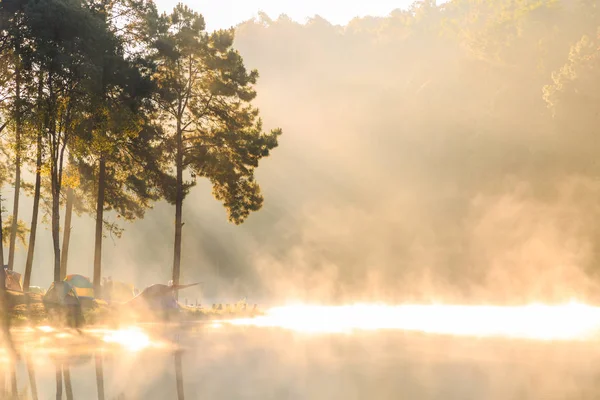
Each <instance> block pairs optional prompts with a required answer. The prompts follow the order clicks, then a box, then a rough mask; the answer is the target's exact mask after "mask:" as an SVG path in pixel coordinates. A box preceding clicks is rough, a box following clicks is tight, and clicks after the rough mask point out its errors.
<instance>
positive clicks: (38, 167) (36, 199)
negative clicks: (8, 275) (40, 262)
mask: <svg viewBox="0 0 600 400" xmlns="http://www.w3.org/2000/svg"><path fill="white" fill-rule="evenodd" d="M43 89H44V73H43V72H40V76H39V84H38V113H39V116H38V118H40V122H39V126H38V132H37V141H36V159H35V189H34V194H33V211H32V213H31V228H30V230H29V243H28V247H27V260H26V261H25V276H24V277H23V290H24V291H28V290H29V285H30V283H31V269H32V268H33V253H34V251H35V238H36V234H37V224H38V214H39V209H40V188H41V183H42V173H41V172H42V135H43V126H44V124H43V122H42V117H41V115H42V96H43Z"/></svg>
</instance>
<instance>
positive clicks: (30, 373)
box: [25, 354, 38, 400]
mask: <svg viewBox="0 0 600 400" xmlns="http://www.w3.org/2000/svg"><path fill="white" fill-rule="evenodd" d="M25 363H26V364H27V375H28V376H29V386H30V387H31V398H32V399H33V400H38V394H37V382H36V381H35V370H34V368H33V364H32V362H31V357H29V355H27V354H26V355H25Z"/></svg>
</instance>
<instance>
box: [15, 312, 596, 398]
mask: <svg viewBox="0 0 600 400" xmlns="http://www.w3.org/2000/svg"><path fill="white" fill-rule="evenodd" d="M13 337H14V341H15V343H16V347H17V348H18V350H19V354H20V358H21V359H20V360H19V361H17V362H16V364H15V368H14V373H15V375H16V382H17V388H18V392H19V398H20V399H29V398H33V397H32V387H33V388H34V389H35V391H36V392H37V398H39V399H55V398H56V390H57V371H58V373H59V375H60V377H61V379H60V383H61V384H60V387H61V388H62V392H63V398H65V399H66V398H73V399H85V400H87V399H97V398H99V395H98V390H99V388H100V390H103V391H104V398H105V399H148V400H154V399H156V400H165V399H183V398H185V399H188V400H189V399H261V400H262V399H323V400H325V399H344V400H348V399H401V398H403V399H439V400H451V399H456V400H468V399H473V400H475V399H476V400H481V399H545V400H546V399H547V400H552V399H598V398H600V379H599V378H600V346H599V344H600V343H599V342H598V341H595V340H592V341H590V340H586V341H581V340H573V341H569V340H562V341H540V340H532V339H503V338H475V337H472V336H451V335H432V334H420V333H414V332H413V333H408V332H406V331H402V330H395V329H390V330H371V331H355V332H353V333H314V332H313V333H306V332H298V331H294V330H290V329H283V328H277V327H257V326H244V325H231V324H229V323H227V322H222V323H188V324H185V325H141V326H137V327H121V328H120V329H118V330H115V329H108V328H107V329H100V328H98V329H88V330H84V331H83V332H82V333H81V334H80V333H78V332H75V331H68V330H67V331H63V330H54V329H52V328H49V327H48V328H16V329H14V330H13ZM10 370H11V368H10V367H8V368H7V371H8V372H7V373H6V375H7V380H6V383H5V388H6V390H9V391H10V388H11V379H10V377H11V373H10ZM69 381H70V384H69ZM32 383H33V385H32ZM178 385H179V388H178ZM71 393H72V397H70V396H71ZM67 395H69V397H67Z"/></svg>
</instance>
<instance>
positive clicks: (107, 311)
mask: <svg viewBox="0 0 600 400" xmlns="http://www.w3.org/2000/svg"><path fill="white" fill-rule="evenodd" d="M7 293H8V305H9V316H10V321H11V326H20V325H47V324H50V323H51V321H50V318H49V315H48V312H47V310H46V307H45V306H44V304H43V302H42V296H41V295H39V294H34V293H22V292H14V291H10V290H9V291H7ZM80 301H81V306H82V311H83V317H84V321H85V324H86V325H94V324H110V323H118V322H119V321H123V320H127V321H131V320H132V319H133V320H146V319H151V320H156V319H161V317H162V316H160V315H159V316H157V315H150V314H151V313H149V312H146V313H143V315H140V313H135V312H131V311H130V310H128V309H127V307H126V306H124V305H109V304H107V303H106V302H105V301H103V300H90V299H80ZM259 314H261V311H260V310H258V309H253V308H251V307H249V306H247V305H246V304H245V303H243V302H239V303H237V304H232V305H228V306H227V307H224V308H216V307H214V306H213V307H210V308H208V307H207V308H204V307H190V306H185V305H181V309H180V310H179V311H176V312H174V313H173V312H170V313H168V317H169V318H172V317H176V318H178V319H182V320H199V321H201V320H218V319H233V318H248V317H253V316H256V315H259ZM163 316H164V315H163Z"/></svg>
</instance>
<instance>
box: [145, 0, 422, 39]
mask: <svg viewBox="0 0 600 400" xmlns="http://www.w3.org/2000/svg"><path fill="white" fill-rule="evenodd" d="M178 2H180V0H156V3H157V5H158V7H159V9H160V10H161V11H169V10H171V9H172V8H173V7H174V6H175V5H176V4H177V3H178ZM182 2H183V3H184V4H186V5H188V6H190V7H191V8H193V9H194V10H196V11H198V12H200V13H201V14H202V15H204V18H205V20H206V27H207V30H209V31H211V30H214V29H225V28H229V27H231V26H235V25H237V24H239V23H240V22H243V21H247V20H249V19H251V18H254V17H255V16H256V15H257V14H258V12H259V11H263V12H265V13H266V14H267V15H268V16H269V17H271V18H274V19H275V18H277V17H278V16H279V15H281V14H286V15H287V16H288V17H290V18H292V19H293V20H295V21H297V22H305V21H306V20H307V19H308V18H311V17H313V16H315V15H319V16H321V17H322V18H325V19H326V20H328V21H329V22H331V23H333V24H336V25H345V24H347V23H348V22H349V21H350V20H352V19H353V18H355V17H364V16H387V15H388V14H389V13H390V12H391V11H392V10H395V9H398V8H406V7H408V6H409V5H411V4H412V3H414V0H369V1H360V0H350V1H348V0H302V1H298V0H205V1H202V0H186V1H182Z"/></svg>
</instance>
